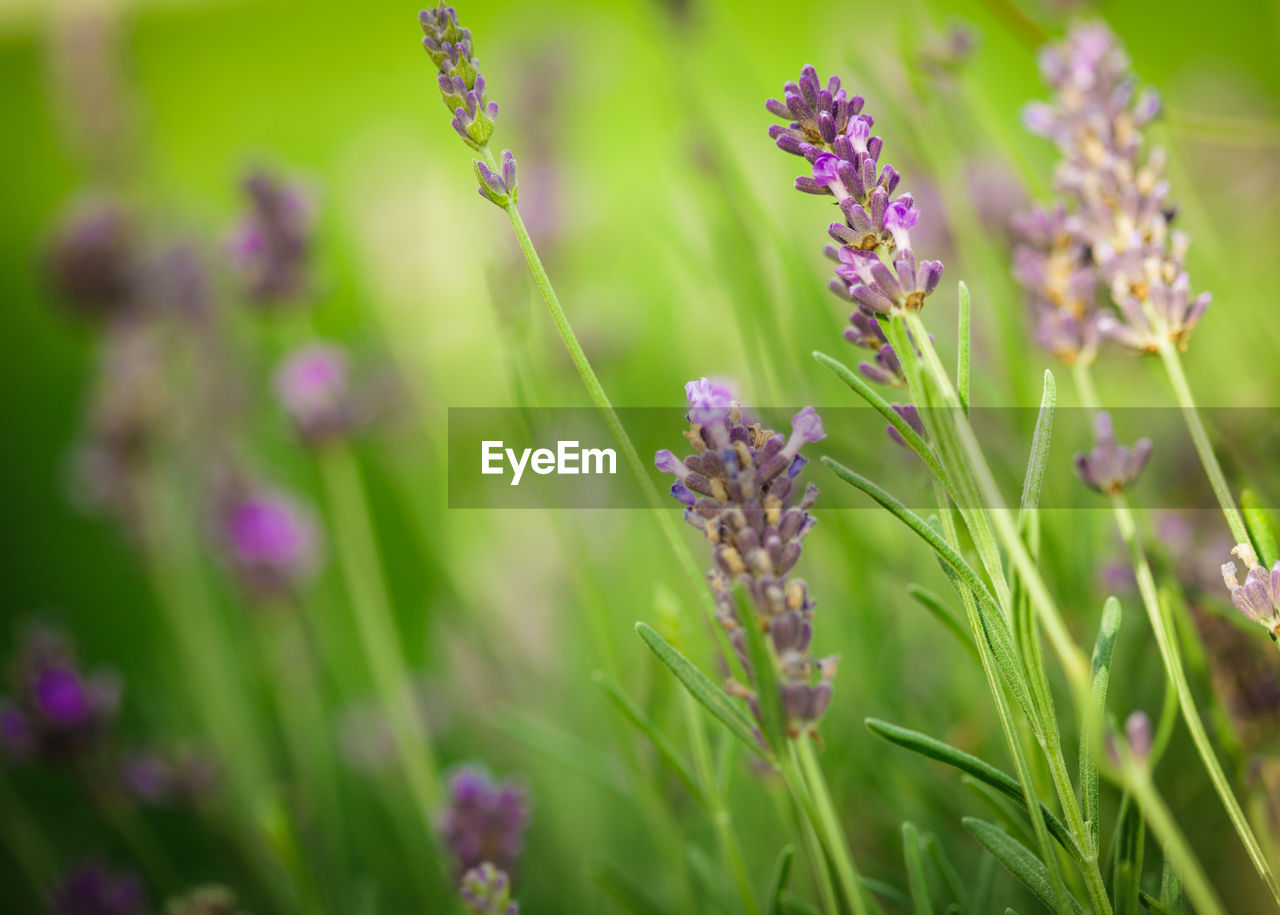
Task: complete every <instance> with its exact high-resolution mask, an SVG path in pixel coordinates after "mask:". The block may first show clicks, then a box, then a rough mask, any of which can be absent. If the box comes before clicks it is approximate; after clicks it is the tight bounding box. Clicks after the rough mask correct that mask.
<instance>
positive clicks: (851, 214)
mask: <svg viewBox="0 0 1280 915" xmlns="http://www.w3.org/2000/svg"><path fill="white" fill-rule="evenodd" d="M783 99H784V100H783V101H778V100H777V99H770V100H769V101H768V103H767V104H766V105H765V107H766V108H767V109H768V110H769V112H770V113H771V114H773V115H774V116H775V117H779V118H782V119H783V120H785V121H788V122H789V123H788V124H787V125H786V126H782V125H778V124H775V125H773V126H772V127H770V128H769V136H770V137H772V138H773V140H774V142H775V143H776V144H777V145H778V148H779V149H781V150H783V151H784V152H788V153H791V154H792V155H796V156H800V157H802V158H803V159H805V161H806V162H808V163H809V174H806V175H801V176H800V177H798V178H796V184H795V186H796V190H799V191H803V192H805V193H807V194H817V195H826V196H831V197H834V198H835V202H836V204H837V206H838V207H839V209H840V214H841V216H842V217H843V221H842V222H836V223H832V224H831V226H830V227H829V229H828V234H829V235H830V236H831V238H832V240H833V241H835V243H836V245H835V246H833V247H828V249H827V253H828V255H829V256H830V257H831V258H832V259H833V260H835V261H836V264H837V266H836V271H835V273H836V275H835V279H834V280H832V282H831V289H832V291H834V292H835V293H836V294H837V295H839V296H840V297H841V298H843V299H845V300H846V301H849V302H853V303H855V304H856V305H857V306H858V310H857V311H855V312H854V313H853V316H852V317H851V323H852V325H853V327H852V330H851V331H846V336H847V337H848V339H849V340H850V341H851V342H853V343H854V344H855V345H858V346H863V347H866V348H868V349H871V350H873V351H874V352H876V354H877V356H876V361H875V363H863V364H862V365H861V366H859V369H860V370H861V371H862V373H863V374H865V375H866V376H867V377H869V378H871V379H873V380H875V381H879V382H881V383H885V384H901V383H902V379H901V368H902V367H901V364H900V363H899V361H898V355H897V354H896V353H894V352H893V350H892V349H888V348H887V347H885V346H884V343H883V342H882V340H883V336H884V335H883V333H882V332H880V331H879V329H878V327H877V326H876V324H875V322H876V316H877V315H881V316H888V315H894V314H905V313H908V312H914V311H919V310H920V309H921V308H923V307H924V303H925V300H926V299H927V298H928V297H929V295H930V293H932V292H933V290H934V289H936V288H937V286H938V283H939V281H940V280H941V279H942V264H941V263H940V262H939V261H934V260H919V259H918V258H917V257H916V253H915V251H914V250H913V249H912V247H911V229H912V227H913V226H915V225H916V223H917V221H918V220H919V218H920V210H919V208H918V207H917V206H916V205H915V201H914V199H913V198H912V196H911V195H910V194H901V195H899V196H898V197H896V198H895V197H894V196H893V195H894V193H895V191H896V190H897V187H898V182H899V177H900V176H899V174H898V172H897V170H896V169H894V167H893V166H892V165H884V166H881V165H880V162H879V159H880V152H881V149H882V147H883V145H884V144H883V141H882V140H881V139H880V138H879V137H874V136H872V135H871V124H872V118H871V117H870V115H866V114H863V113H862V107H863V99H862V97H861V96H857V95H853V96H851V95H849V94H848V93H847V92H846V91H845V90H844V89H842V88H841V87H840V80H839V78H837V77H832V78H831V79H829V80H828V81H827V83H826V85H825V86H823V85H822V83H821V82H820V81H819V80H818V74H817V71H816V70H814V68H813V67H810V66H806V67H805V68H804V69H803V70H802V71H801V73H800V78H799V80H797V81H796V82H791V83H787V84H786V85H785V86H784V87H783Z"/></svg>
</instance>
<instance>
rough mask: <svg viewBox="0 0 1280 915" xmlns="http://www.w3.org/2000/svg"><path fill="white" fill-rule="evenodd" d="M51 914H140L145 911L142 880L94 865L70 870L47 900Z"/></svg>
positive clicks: (97, 864) (85, 864)
mask: <svg viewBox="0 0 1280 915" xmlns="http://www.w3.org/2000/svg"><path fill="white" fill-rule="evenodd" d="M49 908H50V911H52V912H53V913H54V915H143V913H144V912H147V911H148V907H147V903H146V898H145V895H144V894H143V891H142V881H141V880H139V879H138V878H137V877H136V876H135V875H133V874H125V873H116V872H114V871H111V870H108V869H107V868H106V867H104V866H102V865H101V864H99V863H97V862H93V861H90V862H86V863H84V864H80V865H78V866H76V867H75V868H74V869H72V870H71V871H69V872H68V873H67V874H66V875H65V876H64V877H63V878H62V879H61V881H60V882H59V883H58V885H57V886H56V887H54V890H53V894H52V898H51V899H50V900H49Z"/></svg>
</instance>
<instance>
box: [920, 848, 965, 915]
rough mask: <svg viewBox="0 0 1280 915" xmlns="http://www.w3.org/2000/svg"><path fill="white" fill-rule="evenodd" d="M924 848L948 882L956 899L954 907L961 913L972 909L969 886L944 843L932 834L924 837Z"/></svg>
mask: <svg viewBox="0 0 1280 915" xmlns="http://www.w3.org/2000/svg"><path fill="white" fill-rule="evenodd" d="M924 850H925V853H926V854H927V855H929V857H930V858H931V859H932V860H933V866H934V868H936V869H937V871H938V873H939V874H941V875H942V882H943V883H944V884H946V887H947V892H949V893H950V894H951V896H952V898H953V899H954V900H955V903H954V907H955V909H956V910H958V911H959V912H961V913H964V912H969V911H971V910H972V905H971V904H970V899H969V887H968V886H966V885H965V882H964V880H963V879H961V877H960V872H959V871H958V870H956V867H955V865H954V864H952V863H951V859H950V858H948V857H947V851H946V849H944V848H943V847H942V843H941V842H939V841H938V837H937V836H935V835H933V834H930V835H927V836H925V837H924Z"/></svg>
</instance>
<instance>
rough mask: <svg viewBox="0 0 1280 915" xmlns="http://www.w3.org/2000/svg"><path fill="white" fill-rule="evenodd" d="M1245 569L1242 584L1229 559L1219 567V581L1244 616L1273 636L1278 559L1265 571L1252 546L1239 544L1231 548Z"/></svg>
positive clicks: (1278, 620)
mask: <svg viewBox="0 0 1280 915" xmlns="http://www.w3.org/2000/svg"><path fill="white" fill-rule="evenodd" d="M1231 552H1232V553H1234V554H1235V555H1236V556H1237V557H1239V558H1240V559H1241V560H1242V561H1243V562H1244V564H1245V568H1246V569H1248V573H1247V574H1246V575H1245V580H1244V584H1243V585H1241V584H1240V582H1239V581H1238V580H1237V578H1236V564H1235V563H1234V562H1228V563H1226V564H1225V565H1224V566H1223V567H1222V580H1223V582H1224V583H1225V584H1226V586H1227V590H1228V591H1230V592H1231V602H1232V603H1233V604H1235V607H1236V609H1237V610H1239V611H1240V612H1241V613H1242V614H1243V615H1244V617H1245V618H1246V619H1248V620H1252V621H1253V622H1255V623H1260V624H1261V625H1263V626H1265V627H1266V628H1267V631H1268V632H1270V633H1271V635H1272V637H1273V638H1275V637H1276V636H1277V634H1278V633H1280V562H1277V563H1276V564H1275V565H1274V566H1272V568H1271V570H1270V571H1268V570H1267V568H1266V566H1264V565H1262V564H1261V563H1259V562H1258V557H1257V554H1255V553H1254V551H1253V547H1252V546H1251V545H1250V544H1247V543H1241V544H1238V545H1237V546H1236V547H1235V548H1234V549H1233V550H1232V551H1231Z"/></svg>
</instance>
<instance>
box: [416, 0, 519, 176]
mask: <svg viewBox="0 0 1280 915" xmlns="http://www.w3.org/2000/svg"><path fill="white" fill-rule="evenodd" d="M418 22H419V24H420V25H421V26H422V31H423V36H424V37H423V39H422V46H423V48H425V49H426V52H427V54H428V56H430V57H431V60H432V62H433V63H434V64H435V65H436V68H437V69H438V70H439V71H440V75H439V78H438V82H439V85H440V97H441V98H442V99H443V100H444V104H445V107H446V108H447V109H448V110H449V111H451V112H453V114H454V120H453V126H454V129H455V130H457V132H458V135H459V136H460V137H462V140H463V142H465V143H466V144H467V145H468V146H470V147H471V148H472V149H476V150H479V149H482V148H484V147H485V146H488V145H489V139H490V138H491V137H492V136H493V130H494V126H495V121H496V119H497V115H498V106H497V104H496V103H494V102H490V101H488V100H487V99H486V98H485V86H484V77H483V76H481V75H480V67H479V64H480V62H479V61H478V60H477V59H476V57H475V53H474V51H473V49H472V41H471V32H470V30H468V29H464V28H462V27H461V26H460V25H459V24H458V14H457V11H455V10H454V9H453V7H449V6H445V5H444V4H443V3H442V4H441V5H440V6H438V7H436V8H435V9H433V10H423V11H422V12H421V13H419V14H418ZM512 177H513V178H514V174H513V175H512ZM512 190H514V185H512Z"/></svg>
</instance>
